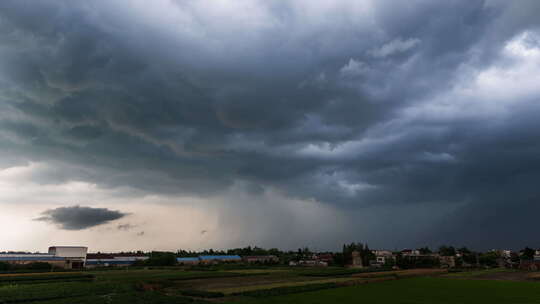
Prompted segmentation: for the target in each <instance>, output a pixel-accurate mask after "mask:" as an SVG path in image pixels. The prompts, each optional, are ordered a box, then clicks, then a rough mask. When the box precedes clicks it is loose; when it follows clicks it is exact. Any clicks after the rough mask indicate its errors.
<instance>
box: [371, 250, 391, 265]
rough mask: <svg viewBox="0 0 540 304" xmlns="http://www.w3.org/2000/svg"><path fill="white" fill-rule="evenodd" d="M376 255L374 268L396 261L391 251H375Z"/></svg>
mask: <svg viewBox="0 0 540 304" xmlns="http://www.w3.org/2000/svg"><path fill="white" fill-rule="evenodd" d="M372 252H373V254H374V255H375V261H374V263H372V264H373V265H374V266H382V265H386V264H388V263H390V262H391V261H395V257H394V254H393V253H392V251H390V250H373V251H372Z"/></svg>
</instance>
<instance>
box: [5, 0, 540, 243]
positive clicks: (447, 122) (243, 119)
mask: <svg viewBox="0 0 540 304" xmlns="http://www.w3.org/2000/svg"><path fill="white" fill-rule="evenodd" d="M539 9H540V6H539V3H538V2H537V1H520V2H519V3H517V2H507V1H496V0H491V1H488V0H486V1H481V0H478V1H465V0H463V1H458V0H453V1H445V2H444V3H439V2H437V3H435V2H433V1H425V0H417V1H407V2H396V1H390V0H389V1H346V0H341V1H332V2H326V1H316V2H315V1H291V2H282V1H248V2H246V1H231V2H229V3H227V4H225V5H221V6H220V5H217V4H215V3H213V2H212V1H156V2H155V3H154V4H153V5H152V7H150V6H148V4H147V3H145V2H143V1H93V2H91V3H85V4H81V3H78V2H72V1H46V0H44V1H38V2H35V1H20V0H19V1H2V3H0V41H2V43H1V45H2V46H1V47H0V56H2V58H3V60H2V62H1V63H0V139H1V140H0V153H1V156H2V158H1V160H0V166H3V167H9V166H12V165H14V164H20V163H25V162H28V161H40V162H47V163H55V164H68V165H75V166H76V168H77V169H69V170H68V169H65V170H59V171H61V172H55V173H54V174H50V175H47V176H42V177H40V180H41V182H42V183H45V184H46V183H64V182H67V181H72V180H76V181H86V182H91V183H95V184H97V185H99V186H100V187H103V188H117V187H121V186H128V187H131V188H133V189H137V190H138V191H141V192H142V193H145V194H150V195H151V194H156V193H159V194H167V195H172V196H174V195H181V196H182V195H184V196H185V195H190V196H198V197H216V196H219V195H221V194H222V193H224V192H226V191H228V190H230V189H231V188H233V187H235V185H238V183H241V184H242V185H245V187H244V188H245V189H243V191H245V192H246V193H249V194H250V195H254V196H257V195H260V196H262V195H264V193H266V192H267V191H270V190H277V191H279V192H280V193H283V194H284V195H285V196H287V197H289V198H298V199H302V200H307V201H309V200H315V201H318V202H321V203H323V204H328V205H331V206H333V207H335V208H338V209H340V210H347V211H350V214H363V213H365V212H367V210H374V209H376V210H379V211H377V212H375V213H374V214H373V216H374V217H375V218H377V217H378V216H381V218H384V219H385V222H388V221H390V222H393V223H395V224H396V225H402V226H403V227H402V228H403V229H406V226H407V225H409V224H408V222H407V221H406V219H412V218H414V219H415V222H416V224H415V223H413V224H412V226H414V225H417V226H416V228H417V227H422V229H428V230H429V231H426V232H425V233H417V231H418V229H416V228H413V227H412V226H411V231H415V233H411V234H410V235H409V236H406V237H407V238H408V240H407V242H409V243H410V244H411V246H413V245H415V244H418V245H421V244H423V243H425V242H428V243H430V244H437V243H444V242H447V241H453V242H460V241H462V242H464V243H468V244H473V245H474V246H477V247H493V246H499V243H501V244H500V245H501V246H502V245H504V244H507V243H508V242H510V241H509V240H508V239H509V238H510V237H509V235H508V233H507V232H508V231H514V230H512V229H513V228H512V227H515V225H517V224H518V223H521V224H523V216H521V215H520V213H519V212H508V211H509V210H514V207H513V206H519V208H520V209H524V210H527V209H530V210H534V208H535V206H536V205H537V202H536V201H535V199H536V198H535V193H536V185H535V180H537V179H538V178H539V177H540V176H539V175H538V172H539V171H538V170H537V169H538V167H539V166H540V160H539V159H538V157H537V155H540V154H538V152H540V151H538V147H537V143H538V138H540V134H538V132H536V131H535V130H540V128H539V127H540V126H539V125H538V124H539V123H538V120H537V119H535V117H537V116H538V114H540V109H539V108H538V106H537V102H538V99H539V98H540V92H539V91H538V90H536V89H534V85H528V84H527V83H528V82H527V79H538V78H534V75H537V74H538V73H539V72H540V67H539V66H538V63H539V62H540V61H539V60H538V55H537V54H536V53H535V52H538V49H539V48H540V44H539V43H538V41H540V40H539V39H540V38H538V37H540V36H539V35H540V34H539V33H540V21H539V20H538V18H537V16H536V12H538V10H539ZM231 15H234V16H236V18H231V17H230V16H231ZM505 77H506V78H505ZM65 167H66V168H67V167H69V166H59V168H65ZM239 191H240V190H239ZM231 206H233V204H231ZM238 208H241V207H238ZM373 208H374V209H373ZM391 210H401V211H400V212H399V214H394V215H391V214H392V212H391ZM403 210H407V211H406V212H403ZM426 210H429V212H427V211H426ZM449 210H452V211H449ZM428 213H430V214H432V215H433V217H432V218H441V217H446V218H448V222H447V223H444V225H443V224H442V223H433V221H432V218H429V216H428V215H426V214H428ZM419 214H422V215H426V216H424V217H421V218H420V219H418V215H419ZM483 214H488V215H489V216H488V215H483ZM351 216H352V215H351ZM422 220H423V222H422ZM353 222H354V221H353ZM370 223H371V224H370V225H371V226H369V227H365V225H363V226H362V227H363V228H362V229H363V230H364V231H365V230H366V229H368V230H369V229H371V230H372V231H373V235H377V238H378V239H384V238H387V237H391V235H381V234H380V231H387V229H385V228H384V227H382V228H381V226H384V225H382V224H380V223H377V221H370ZM478 223H482V227H484V228H482V229H480V228H479V226H478ZM501 223H502V224H501ZM526 223H528V221H526ZM326 224H327V225H332V224H331V223H326ZM352 225H353V227H355V226H354V224H352ZM430 225H431V226H430ZM441 226H444V227H441ZM426 227H427V228H426ZM527 227H528V226H527ZM349 229H350V228H349ZM473 229H474V231H475V232H474V233H471V234H466V233H463V231H470V230H473ZM491 231H497V233H496V234H495V235H501V237H493V234H492V232H491ZM528 231H531V230H529V229H524V231H523V232H522V233H521V237H520V238H519V240H516V241H515V242H514V241H512V243H511V245H512V246H522V245H525V243H527V242H528V241H532V240H534V234H533V232H532V231H531V232H528ZM269 233H270V232H269ZM387 234H391V233H390V232H388V233H387ZM365 235H369V234H368V233H365V234H362V237H365ZM454 235H459V236H460V238H463V240H460V239H457V238H455V237H454ZM502 236H504V237H502ZM351 237H353V236H351ZM261 238H262V237H261ZM269 239H272V237H269ZM299 239H301V237H299ZM372 241H373V240H372ZM375 242H378V241H377V240H375ZM498 242H499V243H498ZM379 244H380V246H390V245H392V244H393V243H391V242H390V243H384V242H379ZM400 244H401V243H400ZM530 245H531V246H532V245H534V244H530Z"/></svg>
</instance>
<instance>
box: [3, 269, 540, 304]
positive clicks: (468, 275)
mask: <svg viewBox="0 0 540 304" xmlns="http://www.w3.org/2000/svg"><path fill="white" fill-rule="evenodd" d="M411 277H414V278H411ZM537 278H538V273H527V272H519V271H506V270H489V271H473V272H460V273H454V274H447V273H446V272H445V271H440V270H405V271H386V272H361V273H360V272H358V271H356V270H355V271H351V270H347V269H343V268H341V269H339V268H328V269H301V268H300V269H298V268H283V267H282V268H274V269H272V268H263V269H261V268H253V269H249V268H245V267H243V268H241V269H238V270H237V271H234V270H231V269H222V270H217V269H216V270H213V271H193V270H191V271H187V270H184V269H179V268H160V269H147V270H143V269H135V270H106V271H103V270H100V271H84V272H68V273H54V272H53V273H38V274H10V275H1V276H0V304H8V303H9V304H11V303H36V304H79V303H80V304H85V303H92V304H105V303H109V304H111V303H112V304H114V303H118V304H123V303H126V304H127V303H135V304H137V303H149V304H153V303H163V304H166V303H170V304H175V303H192V304H202V303H207V304H208V303H231V304H232V303H239V304H251V303H253V304H256V303H263V304H264V303H314V304H317V303H359V302H365V301H368V302H376V303H383V304H384V303H403V304H424V303H425V304H427V303H430V304H438V303H441V304H450V303H461V304H467V303H474V304H481V303H510V304H524V303H540V282H538V281H537ZM534 279H536V280H534ZM509 280H510V281H509Z"/></svg>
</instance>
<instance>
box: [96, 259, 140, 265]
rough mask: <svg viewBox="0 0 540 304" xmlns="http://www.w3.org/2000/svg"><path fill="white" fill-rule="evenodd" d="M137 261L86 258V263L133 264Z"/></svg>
mask: <svg viewBox="0 0 540 304" xmlns="http://www.w3.org/2000/svg"><path fill="white" fill-rule="evenodd" d="M134 262H135V261H125V260H115V259H102V260H90V261H89V260H86V265H105V264H108V265H131V264H133V263H134Z"/></svg>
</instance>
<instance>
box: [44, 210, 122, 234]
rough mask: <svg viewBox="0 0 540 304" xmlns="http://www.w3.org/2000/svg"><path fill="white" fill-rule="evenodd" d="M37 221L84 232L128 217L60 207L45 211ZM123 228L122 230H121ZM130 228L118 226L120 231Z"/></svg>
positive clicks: (120, 214)
mask: <svg viewBox="0 0 540 304" xmlns="http://www.w3.org/2000/svg"><path fill="white" fill-rule="evenodd" d="M41 214H42V216H41V217H39V218H36V219H35V220H36V221H44V222H48V223H51V224H55V225H58V227H60V228H61V229H64V230H83V229H87V228H91V227H94V226H98V225H101V224H105V223H108V222H110V221H114V220H117V219H120V218H122V217H124V216H126V215H127V213H123V212H120V211H116V210H109V209H107V208H91V207H84V206H73V207H59V208H55V209H49V210H45V211H43V212H42V213H41ZM121 226H122V228H120V227H121ZM129 228H130V227H127V226H125V225H120V226H118V229H124V230H127V229H129Z"/></svg>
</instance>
